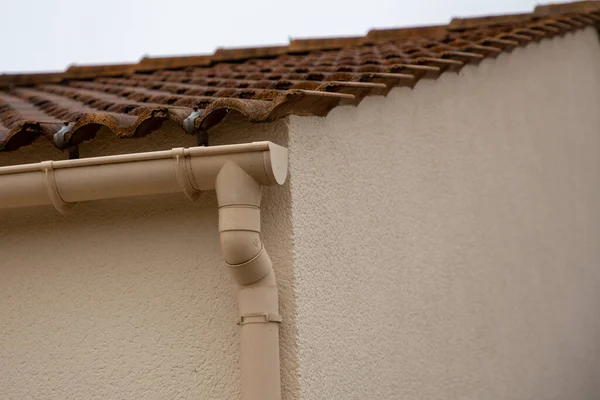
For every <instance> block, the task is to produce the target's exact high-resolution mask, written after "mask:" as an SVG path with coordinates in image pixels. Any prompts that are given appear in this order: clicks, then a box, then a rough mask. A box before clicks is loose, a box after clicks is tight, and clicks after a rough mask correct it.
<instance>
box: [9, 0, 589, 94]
mask: <svg viewBox="0 0 600 400" xmlns="http://www.w3.org/2000/svg"><path fill="white" fill-rule="evenodd" d="M599 10H600V1H596V0H586V1H577V2H573V3H557V4H547V5H538V6H537V7H536V8H535V10H534V11H533V13H528V14H504V15H495V16H478V17H467V18H453V19H452V20H451V21H450V23H449V24H447V25H429V26H417V27H407V28H384V29H371V30H370V31H369V32H367V34H366V35H365V36H351V37H320V38H319V37H316V38H303V39H301V38H298V39H293V40H291V41H290V43H289V44H287V45H277V46H259V47H242V48H217V49H216V50H215V51H214V52H213V54H204V55H202V54H201V55H189V56H157V57H151V56H144V57H143V58H141V59H140V60H139V61H138V62H137V63H131V64H98V65H71V66H69V67H68V68H67V69H66V70H65V71H62V72H59V71H56V72H40V73H16V74H0V89H2V88H8V87H11V86H31V85H37V84H41V83H60V82H62V81H66V80H73V79H92V78H98V77H111V76H121V75H126V74H132V73H147V72H152V71H156V70H159V69H182V68H188V67H209V66H212V65H214V64H218V63H223V62H242V61H246V60H249V59H253V58H272V57H277V56H281V55H285V54H298V53H304V52H310V51H327V50H336V49H340V48H343V47H349V46H357V45H364V44H369V43H381V42H386V41H391V40H403V39H411V38H413V37H424V36H425V37H430V38H433V39H437V40H439V39H442V38H444V37H445V36H446V35H448V34H450V33H452V32H454V31H461V30H465V29H472V28H475V27H482V26H490V25H494V24H502V23H510V22H515V21H517V22H518V21H519V20H520V19H523V20H525V19H531V18H532V17H534V18H535V17H539V18H540V21H543V20H544V19H546V18H550V17H552V16H553V15H556V14H563V15H569V14H579V13H589V12H595V11H599Z"/></svg>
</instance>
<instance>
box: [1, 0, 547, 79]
mask: <svg viewBox="0 0 600 400" xmlns="http://www.w3.org/2000/svg"><path fill="white" fill-rule="evenodd" d="M546 2H547V1H543V0H542V1H540V0H537V1H536V0H447V1H444V0H411V1H405V0H362V1H356V0H345V1H344V0H335V1H333V0H332V1H329V0H292V1H288V0H279V1H278V0H246V1H244V0H229V1H225V0H210V1H206V0H93V1H88V0H0V37H1V38H2V50H1V52H0V72H24V71H52V70H64V69H65V68H66V67H67V66H68V65H69V64H79V65H82V64H106V63H124V62H136V61H138V60H139V59H140V58H141V57H142V56H143V55H146V54H148V55H153V56H159V55H176V54H202V53H212V52H213V51H214V50H215V49H216V48H217V47H242V46H257V45H273V44H285V43H287V42H288V39H289V38H304V37H323V36H355V35H364V34H365V33H366V32H367V31H368V30H369V29H371V28H385V27H400V26H414V25H428V24H441V23H444V24H445V23H448V22H449V21H450V19H451V18H452V17H453V16H462V17H465V16H472V15H486V14H503V13H515V12H529V11H531V10H533V8H534V7H535V5H536V4H537V3H546Z"/></svg>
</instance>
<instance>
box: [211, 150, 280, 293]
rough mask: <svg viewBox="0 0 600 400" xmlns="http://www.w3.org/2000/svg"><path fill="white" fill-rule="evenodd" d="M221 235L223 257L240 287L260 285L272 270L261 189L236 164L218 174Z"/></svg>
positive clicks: (230, 164) (231, 164)
mask: <svg viewBox="0 0 600 400" xmlns="http://www.w3.org/2000/svg"><path fill="white" fill-rule="evenodd" d="M215 189H216V192H217V200H218V202H219V234H220V240H221V249H222V251H223V258H224V259H225V262H226V263H227V265H228V266H229V267H230V271H231V274H232V276H233V278H234V280H235V281H236V282H237V283H238V284H240V285H249V284H252V283H255V282H258V281H259V280H261V279H262V278H264V277H265V276H267V275H268V274H269V273H271V272H272V271H273V265H272V262H271V259H270V258H269V255H268V254H267V251H266V250H265V248H264V246H263V244H262V241H261V239H260V202H261V195H262V186H261V185H260V184H258V183H257V182H256V181H255V180H254V179H252V177H251V176H250V175H248V174H247V173H246V172H245V171H244V170H243V169H242V168H240V167H239V166H238V165H236V164H235V163H233V162H229V163H226V164H225V165H224V166H223V168H222V169H221V171H220V172H219V174H218V175H217V179H216V183H215Z"/></svg>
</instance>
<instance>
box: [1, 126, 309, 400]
mask: <svg viewBox="0 0 600 400" xmlns="http://www.w3.org/2000/svg"><path fill="white" fill-rule="evenodd" d="M267 139H268V140H271V141H274V142H278V143H280V144H282V145H286V142H287V139H286V127H285V123H284V122H283V121H280V122H278V123H274V124H267V125H261V126H260V127H259V126H256V125H255V126H251V127H244V128H243V129H241V130H240V129H238V130H236V129H234V126H230V125H228V126H224V127H223V129H222V131H217V132H214V133H213V136H212V138H211V140H212V142H213V144H223V143H235V142H248V141H253V140H267ZM193 143H194V138H191V137H189V136H187V135H185V134H183V133H182V132H176V130H175V129H174V128H173V127H172V126H167V127H166V129H165V130H164V131H162V132H157V133H155V134H153V135H152V136H150V137H148V138H143V139H135V140H122V141H121V140H115V138H114V137H112V135H111V134H110V133H109V132H101V133H100V135H99V137H98V138H97V139H96V140H94V141H92V142H88V143H84V144H83V145H82V146H81V151H82V155H85V156H96V155H106V154H116V153H126V152H136V151H148V150H158V149H169V148H172V147H179V146H183V145H188V146H189V145H193ZM52 158H54V159H62V158H64V155H62V154H60V153H59V152H58V151H56V150H54V149H53V148H52V146H50V145H49V144H48V143H47V142H45V141H44V140H40V141H38V142H36V143H35V144H34V145H33V146H32V147H31V148H24V149H22V150H20V151H17V152H15V153H8V154H2V155H1V156H0V164H4V165H7V164H17V163H23V162H34V161H40V160H44V159H52ZM287 204H289V188H288V187H287V186H284V187H282V188H279V187H278V188H265V191H264V199H263V212H262V218H263V230H264V242H265V246H267V248H268V249H269V254H270V255H271V258H272V259H273V262H274V265H275V268H276V274H277V277H278V280H279V283H280V292H281V297H282V302H281V312H282V314H284V315H293V312H292V311H291V310H293V308H294V305H293V296H292V295H291V288H292V284H291V276H292V275H291V268H292V263H291V249H292V247H291V238H290V232H291V228H290V223H291V217H290V215H289V213H287V212H285V210H282V207H284V206H285V205H287ZM0 246H1V247H0V249H1V250H0V399H3V400H4V399H6V400H15V399H28V400H29V399H32V400H33V399H36V400H38V399H39V400H49V399H51V400H59V399H61V400H63V399H102V400H105V399H128V400H129V399H132V400H136V399H139V400H163V399H169V400H171V399H215V400H222V399H232V400H233V399H239V397H240V394H239V386H240V385H239V365H238V354H239V351H238V343H239V340H238V327H237V326H236V324H235V322H236V316H237V308H236V305H235V286H234V283H233V281H232V279H231V278H230V276H229V275H228V271H227V270H226V267H225V265H224V262H223V259H222V257H221V250H220V245H219V236H218V231H217V205H216V198H215V195H214V192H209V193H205V194H203V196H202V197H201V199H200V200H199V201H198V203H194V204H192V203H190V202H189V201H187V200H186V199H185V197H184V196H183V194H174V195H164V196H153V197H140V198H131V199H121V200H110V201H102V202H93V203H87V204H78V205H77V206H76V207H75V209H74V210H73V212H72V213H71V214H69V215H68V216H62V215H58V214H57V213H56V212H55V211H54V209H53V208H52V207H37V208H29V209H14V210H3V211H0ZM293 327H294V321H293V318H288V319H286V323H285V324H284V326H283V327H282V330H281V343H282V349H283V354H284V355H285V358H284V360H283V367H284V369H285V372H284V373H283V381H284V388H285V390H286V392H285V393H286V396H287V397H288V398H292V396H291V395H289V393H290V391H294V390H295V388H297V383H296V381H297V374H296V371H297V367H296V358H295V357H296V352H290V351H286V349H290V348H293V347H294V344H293V340H294V339H295V334H294V331H293V329H294V328H293Z"/></svg>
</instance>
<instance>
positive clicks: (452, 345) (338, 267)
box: [289, 29, 600, 400]
mask: <svg viewBox="0 0 600 400" xmlns="http://www.w3.org/2000/svg"><path fill="white" fill-rule="evenodd" d="M599 110H600V45H599V44H598V37H597V35H596V33H595V32H594V31H593V30H591V29H590V30H586V31H584V32H579V33H576V34H571V35H568V36H566V37H564V38H557V39H554V40H548V41H543V42H542V43H540V44H533V45H530V46H528V47H526V48H524V49H523V48H520V49H517V50H515V51H514V53H512V54H503V55H501V56H500V57H499V58H498V59H497V60H495V61H494V60H486V61H484V62H483V63H482V64H481V66H479V67H467V68H465V69H464V70H463V71H461V72H460V74H459V75H456V74H446V75H443V76H442V77H441V78H440V79H439V80H438V81H421V82H419V83H418V84H417V86H416V88H415V89H414V90H412V91H411V90H409V89H397V90H394V91H392V92H391V93H390V94H389V96H388V98H385V99H384V98H369V99H366V100H365V101H364V102H363V103H362V104H361V105H360V106H359V107H358V108H351V107H345V108H339V109H335V110H334V111H333V112H332V113H331V114H330V115H329V116H328V117H327V118H297V117H293V118H291V119H290V123H289V129H290V131H289V135H290V139H289V140H290V148H291V154H292V156H291V172H290V176H291V183H290V185H291V191H292V199H293V229H294V257H295V267H294V271H295V282H296V290H295V292H296V294H297V299H296V306H297V316H296V318H297V321H296V322H297V333H298V340H299V344H298V346H299V347H298V349H299V360H300V388H301V393H302V398H303V399H400V398H402V399H523V400H525V399H557V400H559V399H592V398H598V397H599V396H600V380H599V379H598V377H599V376H600V318H599V317H598V305H599V304H600V290H599V289H600V268H599V266H600V207H599V204H600V112H599Z"/></svg>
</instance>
